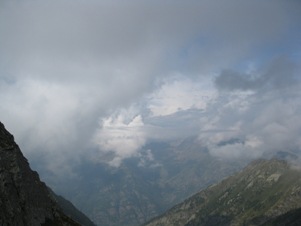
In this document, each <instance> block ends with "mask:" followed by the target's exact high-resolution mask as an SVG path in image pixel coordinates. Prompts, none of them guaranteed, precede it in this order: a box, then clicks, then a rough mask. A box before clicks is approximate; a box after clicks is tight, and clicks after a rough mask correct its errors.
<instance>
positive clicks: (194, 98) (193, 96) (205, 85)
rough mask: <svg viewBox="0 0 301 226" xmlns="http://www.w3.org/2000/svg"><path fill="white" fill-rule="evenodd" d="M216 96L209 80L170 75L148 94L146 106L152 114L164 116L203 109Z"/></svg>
mask: <svg viewBox="0 0 301 226" xmlns="http://www.w3.org/2000/svg"><path fill="white" fill-rule="evenodd" d="M215 96H216V92H215V90H214V88H213V87H212V82H211V81H206V80H205V79H203V80H201V81H193V80H190V79H188V78H185V77H184V76H172V78H169V79H168V80H166V81H165V82H164V83H163V85H162V86H161V87H160V88H158V89H157V90H156V91H153V92H152V94H151V95H150V96H149V101H148V108H149V110H150V111H151V113H152V115H153V116H166V115H171V114H174V113H176V112H178V111H185V110H188V109H201V110H205V109H206V107H207V103H209V102H211V101H212V100H213V99H214V98H215Z"/></svg>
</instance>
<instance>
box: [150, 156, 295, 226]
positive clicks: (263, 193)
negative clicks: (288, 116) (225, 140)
mask: <svg viewBox="0 0 301 226" xmlns="http://www.w3.org/2000/svg"><path fill="white" fill-rule="evenodd" d="M300 213H301V172H300V171H299V170H297V169H293V168H292V167H291V166H290V165H289V164H288V163H287V162H286V161H284V160H277V159H272V160H257V161H254V162H252V163H251V164H249V165H248V166H247V167H246V168H244V170H242V171H241V172H239V173H237V174H235V175H233V176H231V177H229V178H227V179H225V180H223V181H222V182H220V183H218V184H216V185H213V186H210V187H208V188H207V189H205V190H202V191H200V192H199V193H197V194H195V195H194V196H192V197H191V198H189V199H187V200H185V201H184V202H182V203H180V204H178V205H176V206H175V207H173V208H172V209H170V210H169V211H167V212H166V213H164V214H163V215H161V216H160V217H157V218H155V219H153V220H152V221H150V222H149V223H147V224H145V226H163V225H164V226H169V225H172V226H196V225H203V226H207V225H208V226H209V225H219V226H230V225H233V226H234V225H246V226H247V225H256V226H257V225H265V226H268V225H301V224H300V223H301V215H300Z"/></svg>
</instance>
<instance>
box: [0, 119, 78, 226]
mask: <svg viewBox="0 0 301 226" xmlns="http://www.w3.org/2000/svg"><path fill="white" fill-rule="evenodd" d="M0 225H2V226H8V225H18V226H28V225H30V226H40V225H43V226H53V225H56V226H79V225H80V224H79V223H77V222H75V221H74V220H72V219H71V218H69V217H67V216H66V215H65V214H64V213H63V211H62V210H61V208H60V207H59V206H58V204H57V203H56V201H55V200H54V199H53V198H52V197H51V195H50V193H49V191H48V189H47V187H46V185H45V184H44V183H43V182H41V181H40V179H39V175H38V173H37V172H34V171H32V170H31V169H30V167H29V164H28V162H27V160H26V158H25V157H24V156H23V154H22V153H21V151H20V149H19V147H18V145H17V144H16V143H15V142H14V137H13V136H12V135H11V134H10V133H9V132H8V131H6V129H5V128H4V125H3V124H2V123H1V122H0Z"/></svg>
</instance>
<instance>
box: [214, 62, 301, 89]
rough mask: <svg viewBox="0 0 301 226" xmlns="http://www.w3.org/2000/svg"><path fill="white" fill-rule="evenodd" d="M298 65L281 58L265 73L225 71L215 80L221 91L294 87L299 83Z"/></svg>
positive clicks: (270, 65)
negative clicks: (296, 69) (296, 71)
mask: <svg viewBox="0 0 301 226" xmlns="http://www.w3.org/2000/svg"><path fill="white" fill-rule="evenodd" d="M295 68H296V65H294V63H293V62H292V61H290V60H289V59H287V58H286V57H279V58H277V59H275V60H273V62H271V63H270V64H269V66H268V67H267V68H266V69H265V71H263V72H261V74H258V72H257V73H256V72H254V71H253V74H244V73H239V72H236V71H231V70H224V71H223V72H222V73H221V74H220V75H219V76H218V77H216V79H215V84H216V86H217V88H218V89H220V90H259V89H264V88H267V89H279V88H284V87H289V86H292V85H293V84H294V83H296V82H298V78H297V74H296V73H295Z"/></svg>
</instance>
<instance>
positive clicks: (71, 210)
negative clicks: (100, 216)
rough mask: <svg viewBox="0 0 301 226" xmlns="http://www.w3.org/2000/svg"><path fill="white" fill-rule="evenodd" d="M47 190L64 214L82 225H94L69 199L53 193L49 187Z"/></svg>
mask: <svg viewBox="0 0 301 226" xmlns="http://www.w3.org/2000/svg"><path fill="white" fill-rule="evenodd" d="M48 190H49V192H50V194H51V195H52V197H53V199H54V200H55V201H56V202H57V204H58V205H59V207H60V208H61V210H62V211H63V213H64V214H65V215H67V216H68V217H70V218H72V219H73V220H75V221H76V222H78V223H80V224H81V225H83V226H96V225H95V224H94V223H93V222H92V221H91V220H90V219H89V218H88V217H87V216H86V215H85V214H83V213H82V212H81V211H79V210H78V209H77V208H76V207H75V206H74V205H73V204H72V203H71V202H70V201H68V200H67V199H65V198H64V197H63V196H61V195H57V194H55V193H54V192H53V191H52V190H51V188H49V187H48Z"/></svg>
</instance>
